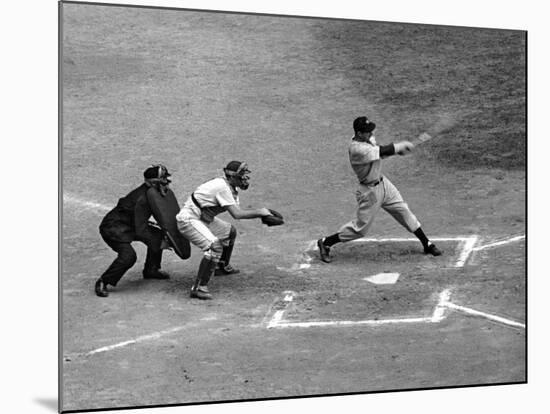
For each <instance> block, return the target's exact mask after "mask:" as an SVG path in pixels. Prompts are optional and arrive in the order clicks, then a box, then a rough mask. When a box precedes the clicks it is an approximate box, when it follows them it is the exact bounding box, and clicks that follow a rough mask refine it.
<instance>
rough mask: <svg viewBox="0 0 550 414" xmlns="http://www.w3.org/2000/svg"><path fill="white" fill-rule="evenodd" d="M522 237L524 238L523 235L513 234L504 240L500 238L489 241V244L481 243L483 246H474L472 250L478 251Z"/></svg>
mask: <svg viewBox="0 0 550 414" xmlns="http://www.w3.org/2000/svg"><path fill="white" fill-rule="evenodd" d="M524 239H525V235H521V236H514V237H511V238H509V239H506V240H501V241H497V242H493V243H489V244H486V245H483V246H477V247H474V248H473V249H472V250H473V251H475V252H478V251H480V250H485V249H490V248H493V247H498V246H502V245H504V244H508V243H513V242H517V241H520V240H524Z"/></svg>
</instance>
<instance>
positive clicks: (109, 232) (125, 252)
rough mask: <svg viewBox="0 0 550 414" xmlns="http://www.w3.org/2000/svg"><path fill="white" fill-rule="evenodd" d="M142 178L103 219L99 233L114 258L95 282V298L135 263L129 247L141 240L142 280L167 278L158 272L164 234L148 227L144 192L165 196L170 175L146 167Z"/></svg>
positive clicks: (104, 293)
mask: <svg viewBox="0 0 550 414" xmlns="http://www.w3.org/2000/svg"><path fill="white" fill-rule="evenodd" d="M143 176H144V178H145V182H144V183H143V184H142V185H140V186H139V187H138V188H136V189H135V190H133V191H131V192H130V193H129V194H128V195H126V196H125V197H123V198H121V199H119V200H118V204H117V205H116V207H115V208H113V209H112V210H111V211H109V213H107V215H106V216H105V217H104V218H103V220H102V222H101V224H100V226H99V232H100V234H101V237H102V238H103V240H104V241H105V243H107V244H108V245H109V247H110V248H111V249H113V250H114V251H115V252H117V254H118V256H117V258H116V259H115V260H114V261H113V263H112V264H111V265H110V266H109V268H108V269H107V270H106V271H105V272H104V273H103V274H102V275H101V277H100V278H99V279H98V280H97V281H96V283H95V293H96V295H97V296H101V297H106V296H108V295H109V292H108V291H107V286H108V285H111V286H116V284H117V283H118V281H119V280H120V279H121V278H122V276H123V275H124V273H126V271H127V270H128V269H130V268H131V267H132V266H133V265H134V264H135V263H136V260H137V255H136V252H135V250H134V248H133V247H132V245H131V242H133V241H136V240H137V241H141V242H143V243H145V244H146V245H147V257H146V259H145V265H144V268H143V277H144V278H145V279H168V278H169V276H168V274H167V273H165V272H162V271H161V270H160V267H161V266H160V262H161V260H162V248H163V247H165V246H164V244H163V239H164V233H163V232H162V230H160V229H159V228H156V227H153V226H150V225H149V217H150V216H151V208H150V206H149V203H148V201H147V197H146V193H147V190H148V189H149V188H151V187H155V188H156V189H157V190H158V191H159V192H161V193H163V192H164V193H166V191H167V188H168V185H169V184H170V178H169V177H170V174H169V173H168V170H167V169H166V167H164V166H163V165H153V166H152V167H149V168H147V169H146V170H145V171H144V173H143Z"/></svg>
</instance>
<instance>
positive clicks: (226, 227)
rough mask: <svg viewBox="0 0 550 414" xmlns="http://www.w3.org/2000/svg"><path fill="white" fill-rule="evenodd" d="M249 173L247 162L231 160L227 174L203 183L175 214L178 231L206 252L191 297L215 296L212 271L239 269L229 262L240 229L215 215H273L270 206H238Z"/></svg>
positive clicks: (238, 216)
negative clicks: (210, 288)
mask: <svg viewBox="0 0 550 414" xmlns="http://www.w3.org/2000/svg"><path fill="white" fill-rule="evenodd" d="M249 174H250V170H249V169H248V166H247V164H246V163H244V162H241V161H231V162H230V163H229V164H227V166H226V167H225V168H224V176H223V177H217V178H214V179H212V180H209V181H207V182H205V183H204V184H201V185H200V186H199V187H198V188H197V189H196V190H195V191H194V192H193V193H192V194H191V195H190V196H189V197H188V199H187V201H186V202H185V204H184V206H183V207H182V209H181V210H180V212H179V213H178V215H177V216H176V220H177V223H178V229H179V231H180V232H181V233H182V234H183V235H184V236H185V237H186V238H187V239H188V240H189V241H190V242H191V243H192V244H194V245H195V246H197V247H199V248H200V249H202V251H203V252H204V257H203V259H202V261H201V263H200V265H199V270H198V273H197V278H196V280H195V283H194V284H193V287H192V288H191V293H190V296H191V297H192V298H197V299H212V295H211V294H210V292H209V291H208V282H209V281H210V278H211V276H212V275H213V274H216V275H230V274H235V273H239V270H238V269H236V268H234V267H233V266H231V265H230V264H229V261H230V260H231V254H232V252H233V246H234V244H235V239H236V237H237V229H236V228H235V227H234V226H233V225H232V224H230V223H227V222H225V221H223V220H221V219H219V218H218V217H216V216H217V215H218V214H220V213H223V212H224V211H228V212H229V214H231V216H232V217H233V218H234V219H237V220H242V219H254V218H261V217H264V216H270V215H271V212H270V211H269V210H268V209H267V208H259V209H242V208H241V207H240V206H239V194H238V191H237V188H239V189H241V190H246V189H247V188H248V187H249Z"/></svg>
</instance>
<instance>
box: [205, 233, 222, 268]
mask: <svg viewBox="0 0 550 414" xmlns="http://www.w3.org/2000/svg"><path fill="white" fill-rule="evenodd" d="M222 252H223V245H222V242H221V240H220V239H216V240H215V241H214V242H213V243H212V244H211V245H210V247H209V248H208V250H206V251H205V252H204V257H205V258H207V259H208V260H211V261H213V262H216V263H217V262H219V261H220V257H221V256H222Z"/></svg>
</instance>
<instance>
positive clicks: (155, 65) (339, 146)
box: [59, 1, 527, 412]
mask: <svg viewBox="0 0 550 414" xmlns="http://www.w3.org/2000/svg"><path fill="white" fill-rule="evenodd" d="M59 34H60V36H59V64H60V66H59V71H60V84H59V87H60V89H59V94H60V113H59V123H60V128H59V129H60V138H59V146H60V166H59V171H60V197H61V198H62V200H61V203H60V213H61V222H60V226H61V228H60V239H61V240H60V241H61V248H60V255H61V257H60V275H59V285H60V289H59V299H60V315H59V318H60V321H59V323H60V325H59V327H60V329H59V331H60V350H59V351H60V357H59V363H60V378H59V382H60V410H61V411H63V412H77V411H90V410H108V409H124V408H137V407H140V408H141V407H159V406H173V405H189V404H207V403H223V402H236V401H252V400H272V399H280V398H300V397H312V396H334V395H347V394H357V393H377V392H386V391H392V392H398V391H405V390H430V389H439V388H455V387H469V386H480V385H483V386H493V385H502V384H523V383H525V382H526V381H527V377H526V366H527V359H526V358H527V356H526V345H527V344H526V300H527V297H526V171H527V156H526V154H527V148H526V147H527V135H526V116H527V114H526V42H527V32H525V31H521V30H510V29H506V28H501V29H494V28H491V29H488V28H482V27H460V26H443V25H433V24H411V23H398V22H391V21H388V22H385V21H369V20H353V19H336V18H312V17H305V16H285V15H265V14H251V13H236V12H221V11H201V10H190V9H176V8H161V7H143V6H137V5H133V6H132V5H116V4H108V5H106V4H97V3H96V4H93V3H88V4H87V3H78V2H70V1H67V2H60V3H59Z"/></svg>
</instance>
